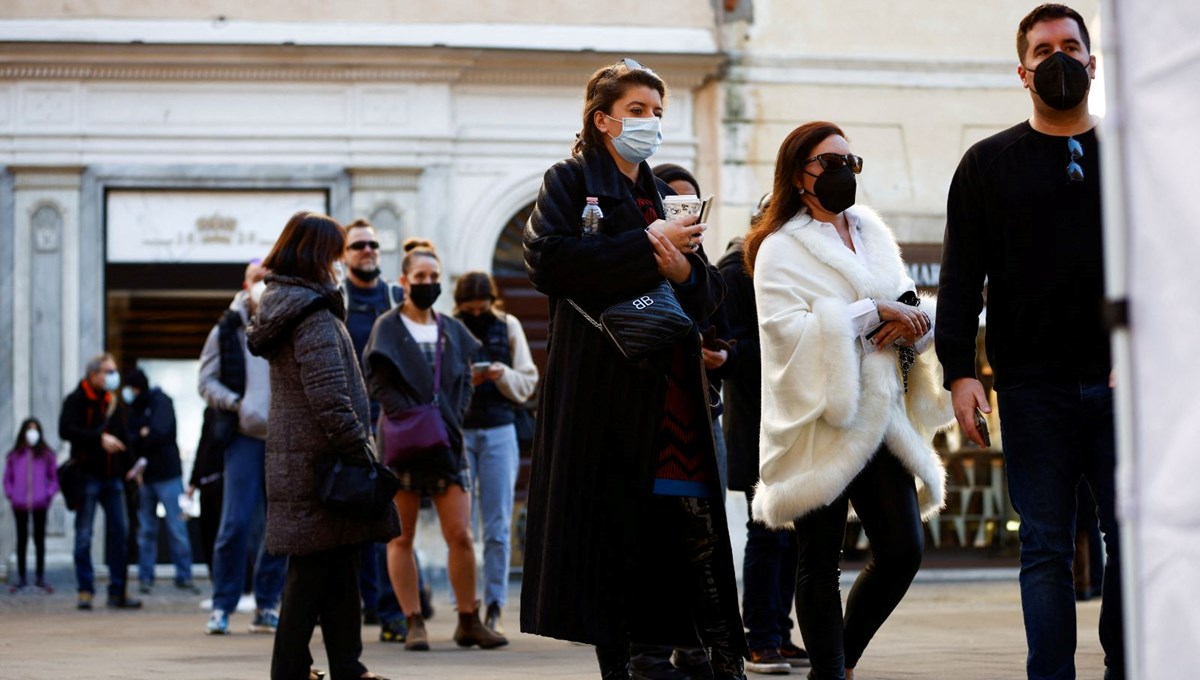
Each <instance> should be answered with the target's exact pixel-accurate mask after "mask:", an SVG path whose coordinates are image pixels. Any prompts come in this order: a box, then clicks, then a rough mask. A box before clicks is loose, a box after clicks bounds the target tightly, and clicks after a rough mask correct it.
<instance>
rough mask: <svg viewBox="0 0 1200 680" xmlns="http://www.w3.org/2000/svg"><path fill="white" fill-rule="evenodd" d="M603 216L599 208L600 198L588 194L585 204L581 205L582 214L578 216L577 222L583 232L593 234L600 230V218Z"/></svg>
mask: <svg viewBox="0 0 1200 680" xmlns="http://www.w3.org/2000/svg"><path fill="white" fill-rule="evenodd" d="M603 218H604V213H603V212H602V211H601V210H600V199H598V198H596V197H594V196H588V199H587V205H585V206H583V214H582V215H580V216H579V223H580V225H581V226H582V227H583V233H584V234H588V235H590V234H595V233H598V232H599V231H600V220H601V219H603Z"/></svg>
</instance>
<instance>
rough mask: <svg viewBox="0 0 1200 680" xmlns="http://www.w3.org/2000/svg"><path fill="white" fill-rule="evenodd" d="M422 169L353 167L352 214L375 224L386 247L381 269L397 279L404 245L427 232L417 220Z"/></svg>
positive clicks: (383, 248) (383, 245)
mask: <svg viewBox="0 0 1200 680" xmlns="http://www.w3.org/2000/svg"><path fill="white" fill-rule="evenodd" d="M420 179H421V171H420V170H413V169H404V168H386V169H377V168H371V169H352V170H350V206H351V212H352V217H351V218H350V220H348V221H353V220H355V219H358V218H363V219H365V220H367V221H368V222H370V223H371V224H372V225H374V226H375V230H376V231H377V232H378V233H379V244H380V246H381V248H382V250H383V252H382V253H381V254H380V258H379V268H380V270H382V272H383V277H384V278H385V279H387V280H388V281H395V280H396V279H397V278H399V276H400V260H401V259H402V258H403V255H404V253H403V252H402V251H401V250H400V244H401V243H403V242H404V239H405V238H408V237H409V236H416V235H424V234H425V232H422V231H421V228H420V224H419V222H418V221H417V217H418V215H419V213H418V205H419V194H418V186H419V183H420Z"/></svg>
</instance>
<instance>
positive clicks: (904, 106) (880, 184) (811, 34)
mask: <svg viewBox="0 0 1200 680" xmlns="http://www.w3.org/2000/svg"><path fill="white" fill-rule="evenodd" d="M1035 4H1036V3H1034V2H1014V1H1012V0H1004V1H1003V2H989V3H963V2H952V1H950V0H936V1H931V0H918V1H915V2H910V3H905V4H900V5H892V4H890V3H886V4H885V3H832V2H817V3H795V2H792V1H790V0H760V1H759V2H756V3H755V5H754V9H755V17H754V23H753V24H746V23H740V24H735V25H732V26H730V27H729V29H728V30H727V31H726V36H725V39H726V44H728V45H730V46H731V55H730V67H729V69H728V76H727V77H726V78H725V79H724V80H723V81H722V83H721V84H720V86H719V91H720V94H719V96H718V97H717V99H719V101H720V113H719V116H720V123H719V124H718V125H716V127H718V128H719V129H720V130H721V137H720V142H719V144H720V152H719V153H717V154H711V155H707V154H703V153H702V154H701V159H702V161H707V162H715V163H719V168H720V169H719V171H717V172H716V173H715V174H719V176H720V183H719V187H720V189H719V193H720V194H721V195H722V198H723V201H722V203H721V210H720V212H719V216H720V219H721V222H720V224H719V225H718V228H719V231H718V237H719V238H720V240H721V243H724V242H725V241H726V240H727V239H728V238H730V237H732V236H733V235H736V234H737V233H740V232H742V231H744V230H745V228H746V225H747V224H748V220H749V216H750V214H751V211H752V209H753V206H754V205H755V204H756V203H757V202H758V199H759V197H760V196H761V195H762V194H764V193H766V192H768V191H770V188H771V184H772V180H773V175H774V164H775V155H776V153H777V151H778V148H779V144H780V142H782V140H783V138H784V137H786V136H787V134H788V133H789V132H790V131H791V130H792V129H794V128H795V127H796V126H797V125H799V124H801V123H804V122H806V121H810V120H830V121H833V122H835V123H838V124H839V125H841V126H842V127H843V128H844V129H845V131H846V133H847V135H848V136H849V139H850V143H851V146H852V147H853V148H854V150H855V152H856V153H858V154H859V155H861V156H863V157H864V159H865V168H864V172H863V174H862V175H861V176H860V178H859V194H858V199H859V202H860V203H863V204H869V205H871V206H873V207H875V208H877V209H879V210H880V211H881V212H882V213H883V214H884V217H885V218H886V219H887V220H888V221H889V223H890V224H891V226H892V227H893V229H894V230H895V231H896V233H897V236H898V238H899V239H900V240H901V241H906V242H926V243H940V241H941V237H942V230H943V228H944V215H945V200H946V191H947V189H948V187H949V183H950V179H951V177H952V175H953V173H954V169H955V168H956V167H957V165H958V161H959V159H960V158H961V156H962V154H963V152H965V151H966V149H967V148H968V147H969V146H970V145H971V144H973V143H974V142H976V141H978V140H979V139H982V138H983V137H985V136H987V135H990V134H992V133H994V132H997V131H999V130H1002V129H1004V128H1007V127H1009V126H1011V125H1014V124H1016V123H1018V122H1020V121H1021V120H1024V119H1025V118H1027V117H1028V116H1029V113H1030V108H1031V105H1030V100H1029V94H1028V93H1027V92H1026V91H1024V90H1023V89H1022V88H1021V85H1020V81H1019V80H1018V78H1017V76H1016V72H1015V71H1016V66H1017V57H1016V51H1015V36H1016V27H1017V24H1018V23H1019V22H1020V19H1021V17H1022V16H1024V15H1025V13H1026V12H1028V11H1029V10H1030V9H1032V7H1033V6H1034V5H1035ZM1075 7H1076V9H1078V10H1079V12H1080V13H1081V14H1082V15H1083V16H1084V18H1085V20H1087V21H1088V22H1089V26H1090V27H1091V28H1093V29H1094V28H1095V26H1094V25H1093V24H1094V22H1093V19H1094V17H1095V16H1096V14H1097V13H1098V3H1097V2H1094V1H1088V2H1080V3H1076V4H1075ZM1093 33H1096V31H1094V30H1093ZM1098 37H1099V36H1098V35H1093V42H1094V47H1098V45H1096V44H1095V43H1096V42H1097V41H1098ZM713 156H717V157H718V158H713ZM711 171H712V169H711V168H708V167H706V168H702V169H701V172H702V173H705V172H711Z"/></svg>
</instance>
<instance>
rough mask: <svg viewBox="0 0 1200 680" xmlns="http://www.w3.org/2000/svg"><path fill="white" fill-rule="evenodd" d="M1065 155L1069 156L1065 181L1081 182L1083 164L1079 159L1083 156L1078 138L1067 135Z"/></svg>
mask: <svg viewBox="0 0 1200 680" xmlns="http://www.w3.org/2000/svg"><path fill="white" fill-rule="evenodd" d="M1067 155H1068V156H1069V157H1070V159H1069V160H1068V161H1067V181H1068V182H1082V181H1083V166H1082V165H1080V164H1079V159H1080V158H1083V145H1082V144H1080V143H1079V140H1078V139H1075V138H1074V137H1067Z"/></svg>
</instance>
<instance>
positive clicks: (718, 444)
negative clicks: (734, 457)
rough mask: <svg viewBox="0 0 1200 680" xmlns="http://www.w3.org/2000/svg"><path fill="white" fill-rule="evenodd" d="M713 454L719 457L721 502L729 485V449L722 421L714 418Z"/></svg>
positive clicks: (718, 470)
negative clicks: (726, 444)
mask: <svg viewBox="0 0 1200 680" xmlns="http://www.w3.org/2000/svg"><path fill="white" fill-rule="evenodd" d="M712 426H713V454H714V455H716V457H717V476H718V477H720V479H721V500H725V495H726V494H725V487H726V486H727V485H728V484H729V463H728V458H729V449H728V448H727V447H726V446H725V431H724V430H722V429H721V421H720V419H719V417H718V418H713V421H712Z"/></svg>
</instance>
